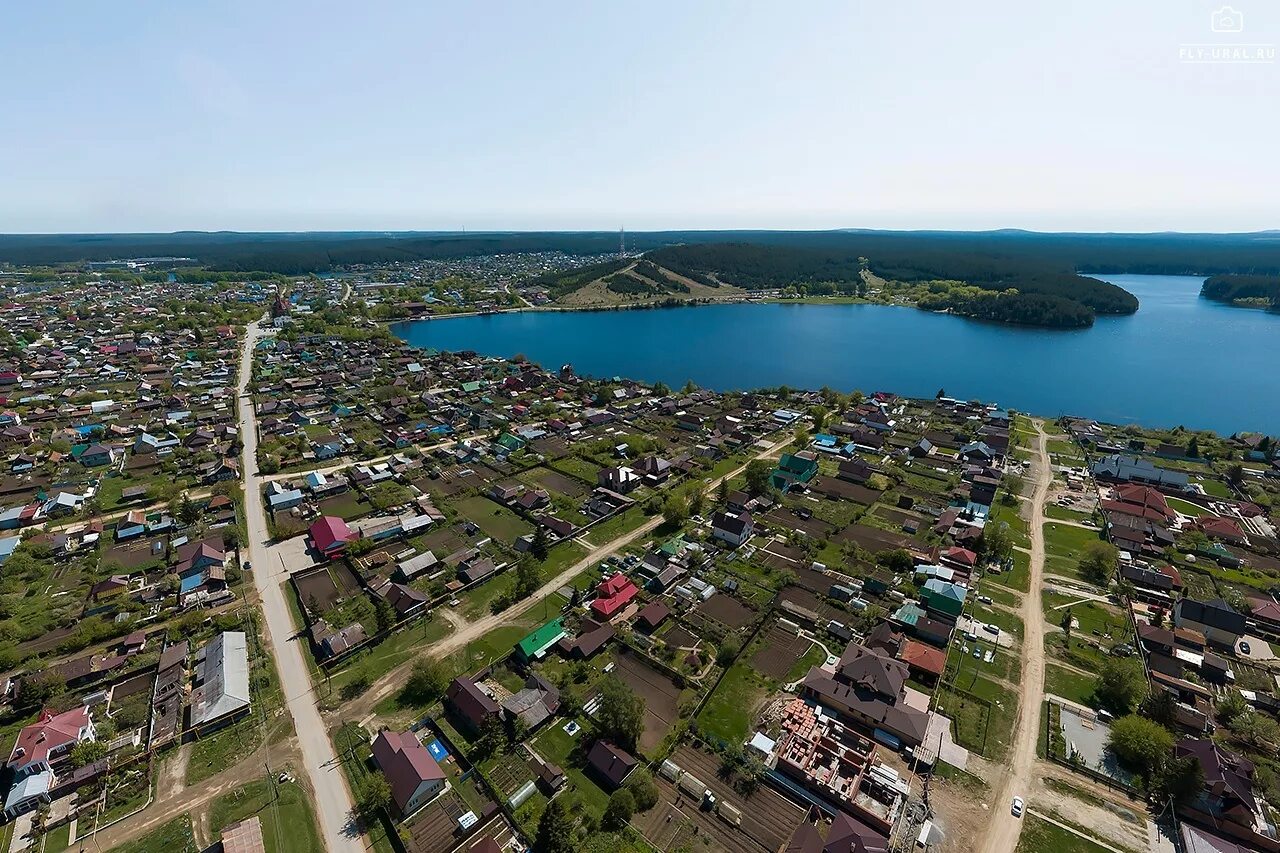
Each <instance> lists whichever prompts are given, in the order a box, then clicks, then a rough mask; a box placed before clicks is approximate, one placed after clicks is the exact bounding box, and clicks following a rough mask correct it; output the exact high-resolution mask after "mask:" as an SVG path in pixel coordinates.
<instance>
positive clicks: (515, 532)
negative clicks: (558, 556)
mask: <svg viewBox="0 0 1280 853" xmlns="http://www.w3.org/2000/svg"><path fill="white" fill-rule="evenodd" d="M455 506H456V508H457V510H458V512H460V513H462V514H463V515H465V516H466V517H467V518H469V519H471V520H472V521H474V522H475V523H476V526H477V527H479V528H480V529H481V530H483V531H484V532H485V533H486V534H487V535H488V536H490V537H492V538H494V539H496V540H498V541H499V542H502V543H504V544H506V545H510V544H511V543H512V542H514V541H516V540H517V539H519V538H520V537H521V536H524V535H525V534H526V533H532V532H533V525H532V524H530V523H529V522H527V521H525V520H524V519H523V518H521V517H520V516H518V515H516V514H515V513H514V512H512V511H511V510H509V509H507V508H506V507H505V506H502V505H500V504H497V503H494V502H493V501H491V500H489V499H488V498H485V497H481V496H480V495H472V496H471V497H469V498H464V499H462V500H461V501H458V503H457V504H456V505H455Z"/></svg>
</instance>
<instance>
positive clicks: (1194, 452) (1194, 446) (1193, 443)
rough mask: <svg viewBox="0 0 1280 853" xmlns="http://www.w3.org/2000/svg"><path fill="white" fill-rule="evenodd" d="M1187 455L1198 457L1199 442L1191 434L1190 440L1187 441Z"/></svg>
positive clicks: (1193, 457)
mask: <svg viewBox="0 0 1280 853" xmlns="http://www.w3.org/2000/svg"><path fill="white" fill-rule="evenodd" d="M1187 455H1188V456H1190V457H1191V458H1192V459H1198V458H1200V442H1199V441H1198V440H1197V439H1196V437H1195V436H1194V435H1193V436H1191V440H1190V441H1188V442H1187Z"/></svg>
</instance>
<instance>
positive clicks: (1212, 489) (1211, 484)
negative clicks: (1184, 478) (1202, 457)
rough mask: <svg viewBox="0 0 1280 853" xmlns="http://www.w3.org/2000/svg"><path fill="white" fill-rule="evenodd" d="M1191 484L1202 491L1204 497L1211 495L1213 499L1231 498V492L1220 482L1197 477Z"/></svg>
mask: <svg viewBox="0 0 1280 853" xmlns="http://www.w3.org/2000/svg"><path fill="white" fill-rule="evenodd" d="M1191 482H1193V483H1195V484H1196V485H1198V486H1199V487H1200V488H1202V489H1204V493H1205V494H1206V495H1212V496H1213V497H1215V498H1229V497H1231V490H1230V489H1228V488H1227V485H1226V483H1223V482H1222V481H1221V480H1206V479H1204V478H1203V477H1198V478H1196V479H1194V480H1192V481H1191Z"/></svg>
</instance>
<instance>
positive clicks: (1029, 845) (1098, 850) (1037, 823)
mask: <svg viewBox="0 0 1280 853" xmlns="http://www.w3.org/2000/svg"><path fill="white" fill-rule="evenodd" d="M1022 821H1023V825H1022V838H1021V840H1019V841H1018V850H1017V853H1109V849H1108V848H1106V847H1103V846H1102V845H1100V844H1094V843H1093V842H1092V841H1089V840H1088V839H1085V838H1081V837H1080V836H1078V835H1076V834H1075V833H1074V832H1067V831H1066V830H1065V829H1060V828H1059V827H1056V826H1054V825H1053V824H1051V823H1049V822H1048V821H1045V820H1041V819H1040V818H1038V817H1036V816H1035V815H1032V814H1028V815H1026V816H1024V817H1023V818H1022Z"/></svg>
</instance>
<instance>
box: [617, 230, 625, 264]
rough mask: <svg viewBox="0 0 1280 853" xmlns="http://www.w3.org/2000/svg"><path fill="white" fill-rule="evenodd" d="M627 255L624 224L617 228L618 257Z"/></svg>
mask: <svg viewBox="0 0 1280 853" xmlns="http://www.w3.org/2000/svg"><path fill="white" fill-rule="evenodd" d="M626 256H627V229H626V227H625V226H619V228H618V257H619V258H625V257H626Z"/></svg>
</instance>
